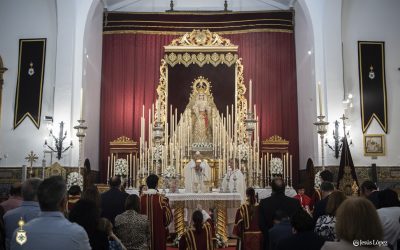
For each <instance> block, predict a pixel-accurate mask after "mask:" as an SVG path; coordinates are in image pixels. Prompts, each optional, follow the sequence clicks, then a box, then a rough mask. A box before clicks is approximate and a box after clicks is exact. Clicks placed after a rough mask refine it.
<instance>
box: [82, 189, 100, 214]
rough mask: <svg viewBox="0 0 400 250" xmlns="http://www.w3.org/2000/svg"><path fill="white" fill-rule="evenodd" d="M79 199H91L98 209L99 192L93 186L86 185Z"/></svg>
mask: <svg viewBox="0 0 400 250" xmlns="http://www.w3.org/2000/svg"><path fill="white" fill-rule="evenodd" d="M81 200H87V201H92V202H94V204H96V207H97V208H98V209H100V204H101V196H100V192H99V190H98V189H97V187H95V186H91V187H88V188H87V189H86V190H85V191H84V192H83V194H82V196H81Z"/></svg>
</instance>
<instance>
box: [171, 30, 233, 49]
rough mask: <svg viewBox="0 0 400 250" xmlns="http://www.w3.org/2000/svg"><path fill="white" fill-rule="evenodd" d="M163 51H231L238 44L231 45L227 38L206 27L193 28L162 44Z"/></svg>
mask: <svg viewBox="0 0 400 250" xmlns="http://www.w3.org/2000/svg"><path fill="white" fill-rule="evenodd" d="M164 48H165V52H166V53H168V52H182V51H196V52H200V51H207V52H210V51H225V52H228V51H232V52H237V50H238V46H236V45H233V44H232V43H231V41H230V40H229V39H226V38H223V37H221V36H220V35H218V34H217V33H213V32H211V31H210V30H208V29H205V30H196V29H195V30H193V31H192V32H190V33H185V34H184V35H183V36H181V37H179V38H176V39H174V40H172V42H171V43H170V44H169V45H167V46H164Z"/></svg>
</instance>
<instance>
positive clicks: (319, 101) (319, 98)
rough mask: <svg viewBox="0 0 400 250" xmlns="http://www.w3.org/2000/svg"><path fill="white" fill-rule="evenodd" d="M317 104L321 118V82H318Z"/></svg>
mask: <svg viewBox="0 0 400 250" xmlns="http://www.w3.org/2000/svg"><path fill="white" fill-rule="evenodd" d="M318 104H319V115H320V116H322V113H323V112H322V95H321V82H318Z"/></svg>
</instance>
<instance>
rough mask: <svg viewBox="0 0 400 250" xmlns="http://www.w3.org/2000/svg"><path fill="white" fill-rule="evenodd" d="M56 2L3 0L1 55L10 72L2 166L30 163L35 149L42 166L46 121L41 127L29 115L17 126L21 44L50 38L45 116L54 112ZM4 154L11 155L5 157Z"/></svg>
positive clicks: (0, 133)
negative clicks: (16, 112) (36, 39)
mask: <svg viewBox="0 0 400 250" xmlns="http://www.w3.org/2000/svg"><path fill="white" fill-rule="evenodd" d="M56 23H57V22H56V4H55V1H54V0H36V1H24V0H2V1H0V34H1V36H0V55H1V57H2V58H3V62H4V65H5V67H6V68H8V71H6V73H5V74H4V88H3V108H2V117H1V123H0V158H2V160H1V161H0V166H1V167H4V166H21V165H23V164H27V162H26V160H25V159H24V158H25V156H26V155H27V154H28V153H29V152H30V151H31V150H33V151H34V152H35V153H36V154H37V155H39V157H40V158H39V160H38V161H37V164H38V165H41V161H40V160H41V158H42V155H43V143H44V138H45V137H46V136H47V135H48V131H47V129H46V126H45V123H44V121H43V120H42V121H41V126H40V129H39V130H38V129H37V128H36V127H35V126H34V125H33V123H32V122H31V121H30V120H29V119H28V118H26V119H25V120H24V121H23V122H22V123H21V124H20V125H19V126H18V127H17V129H15V130H14V129H13V120H14V105H15V101H14V98H15V92H16V85H17V71H18V44H19V39H22V38H47V45H46V64H45V76H44V83H43V101H42V117H44V116H45V115H52V111H53V88H54V79H55V58H56V32H57V27H56ZM4 155H7V156H8V157H7V158H5V157H4Z"/></svg>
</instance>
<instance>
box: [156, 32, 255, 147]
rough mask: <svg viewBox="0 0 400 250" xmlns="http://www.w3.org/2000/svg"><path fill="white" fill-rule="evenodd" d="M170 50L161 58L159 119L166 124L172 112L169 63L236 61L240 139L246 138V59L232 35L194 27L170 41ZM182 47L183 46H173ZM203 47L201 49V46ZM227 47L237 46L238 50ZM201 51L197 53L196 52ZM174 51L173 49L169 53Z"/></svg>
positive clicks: (157, 108)
mask: <svg viewBox="0 0 400 250" xmlns="http://www.w3.org/2000/svg"><path fill="white" fill-rule="evenodd" d="M164 47H165V48H166V53H165V56H164V59H161V65H160V80H159V84H158V86H157V95H158V98H157V100H156V112H155V118H156V121H159V122H161V123H162V124H165V122H166V121H167V113H168V65H169V66H171V67H174V66H175V65H177V64H183V65H185V66H186V67H188V66H189V65H190V64H197V65H199V66H200V67H202V66H204V65H205V64H212V65H213V66H215V67H216V66H217V65H219V64H226V65H227V66H232V65H235V108H236V110H237V114H238V116H239V117H238V118H237V119H238V120H239V121H240V122H239V128H238V130H237V133H238V138H239V142H244V140H245V139H246V128H245V122H244V121H245V119H246V115H247V99H246V97H245V93H246V86H245V85H244V76H243V65H242V61H241V60H242V59H241V58H239V57H238V55H237V54H236V51H237V46H235V45H232V43H231V42H230V40H229V39H225V38H223V37H221V36H220V35H218V34H217V33H213V32H210V31H209V30H202V31H199V30H193V31H192V32H191V33H186V34H185V35H183V36H182V37H179V38H176V39H174V40H172V42H171V43H170V45H168V46H164ZM177 47H179V50H173V49H176V48H177ZM200 48H201V49H200ZM226 48H234V49H235V52H234V53H231V52H227V51H230V50H229V49H226ZM195 51H198V52H197V53H193V52H195ZM167 52H170V53H167Z"/></svg>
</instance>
